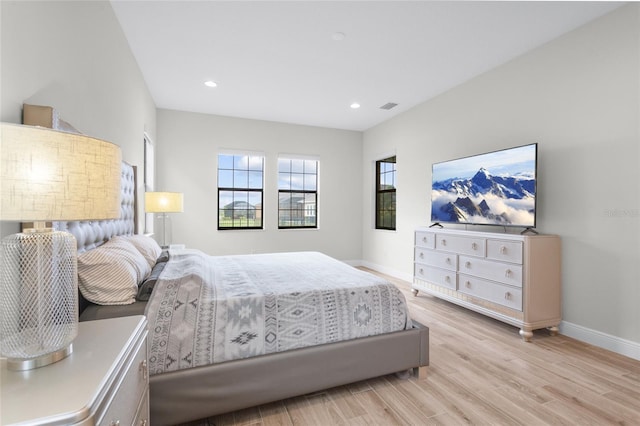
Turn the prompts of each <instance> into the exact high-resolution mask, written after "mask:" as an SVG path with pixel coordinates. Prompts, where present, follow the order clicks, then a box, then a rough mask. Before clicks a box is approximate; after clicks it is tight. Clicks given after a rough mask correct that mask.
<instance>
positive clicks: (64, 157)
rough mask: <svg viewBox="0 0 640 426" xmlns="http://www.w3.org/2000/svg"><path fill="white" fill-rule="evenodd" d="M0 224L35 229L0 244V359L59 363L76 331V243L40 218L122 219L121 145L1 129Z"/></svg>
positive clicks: (16, 364) (17, 364)
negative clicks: (21, 224) (25, 223)
mask: <svg viewBox="0 0 640 426" xmlns="http://www.w3.org/2000/svg"><path fill="white" fill-rule="evenodd" d="M0 126H1V127H0V220H9V221H33V222H35V226H34V228H32V229H28V230H25V231H24V232H22V233H19V234H15V235H9V236H7V237H5V238H3V239H2V242H1V243H0V355H2V356H4V357H6V358H7V367H8V368H10V369H14V370H26V369H31V368H35V367H40V366H43V365H47V364H50V363H52V362H55V361H58V360H60V359H62V358H64V357H66V356H67V355H69V354H70V353H71V351H72V345H71V343H72V341H73V339H74V338H75V337H76V335H77V333H78V274H77V258H76V241H75V238H74V237H73V235H71V234H69V233H67V232H59V231H54V230H52V229H51V228H46V226H45V221H57V220H89V219H96V220H97V219H115V218H118V217H119V216H120V170H121V169H120V167H121V155H120V148H119V147H118V146H116V145H113V144H111V143H109V142H105V141H101V140H98V139H94V138H90V137H87V136H83V135H79V134H72V133H64V132H58V131H55V130H50V129H45V128H39V127H29V126H20V125H12V124H5V123H2V124H0Z"/></svg>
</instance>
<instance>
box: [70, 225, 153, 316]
mask: <svg viewBox="0 0 640 426" xmlns="http://www.w3.org/2000/svg"><path fill="white" fill-rule="evenodd" d="M150 273H151V267H150V266H149V264H148V262H147V260H146V259H145V258H144V256H142V254H140V252H139V251H138V250H137V249H136V248H135V247H134V246H133V244H131V242H129V241H127V240H126V239H123V238H118V237H116V238H113V239H111V240H109V241H107V242H106V243H104V244H103V245H101V246H100V247H98V248H95V249H93V250H89V251H87V252H84V253H81V254H80V255H79V256H78V287H79V288H80V292H81V293H82V295H83V296H84V298H85V299H87V300H88V301H90V302H93V303H97V304H99V305H128V304H130V303H133V302H134V301H135V298H136V294H137V293H138V284H140V283H141V282H142V281H143V280H144V279H145V278H146V277H147V276H148V275H149V274H150Z"/></svg>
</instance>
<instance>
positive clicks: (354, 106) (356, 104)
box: [351, 102, 360, 109]
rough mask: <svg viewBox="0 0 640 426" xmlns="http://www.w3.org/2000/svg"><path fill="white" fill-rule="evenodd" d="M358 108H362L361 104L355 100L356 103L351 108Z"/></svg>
mask: <svg viewBox="0 0 640 426" xmlns="http://www.w3.org/2000/svg"><path fill="white" fill-rule="evenodd" d="M358 108H360V104H359V103H357V102H354V103H352V104H351V109H358Z"/></svg>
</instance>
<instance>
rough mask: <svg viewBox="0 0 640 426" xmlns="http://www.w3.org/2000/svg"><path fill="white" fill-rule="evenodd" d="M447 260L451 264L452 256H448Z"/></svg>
mask: <svg viewBox="0 0 640 426" xmlns="http://www.w3.org/2000/svg"><path fill="white" fill-rule="evenodd" d="M446 262H447V264H449V265H451V258H450V257H447V260H446Z"/></svg>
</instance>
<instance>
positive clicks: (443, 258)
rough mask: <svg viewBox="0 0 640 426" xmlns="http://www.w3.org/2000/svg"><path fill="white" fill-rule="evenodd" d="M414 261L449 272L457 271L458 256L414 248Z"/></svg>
mask: <svg viewBox="0 0 640 426" xmlns="http://www.w3.org/2000/svg"><path fill="white" fill-rule="evenodd" d="M415 261H416V262H418V263H423V264H425V265H429V266H435V267H438V268H443V269H448V270H450V271H456V270H458V256H457V255H455V254H452V253H443V252H439V251H433V250H428V249H423V248H420V247H416V253H415Z"/></svg>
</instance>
